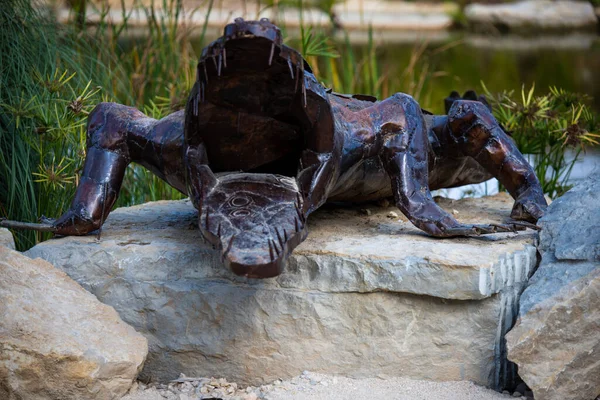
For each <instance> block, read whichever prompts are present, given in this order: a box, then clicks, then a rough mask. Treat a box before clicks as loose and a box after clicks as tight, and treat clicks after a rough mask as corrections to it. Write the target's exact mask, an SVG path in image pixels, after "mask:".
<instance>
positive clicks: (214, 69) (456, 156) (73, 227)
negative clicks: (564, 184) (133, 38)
mask: <svg viewBox="0 0 600 400" xmlns="http://www.w3.org/2000/svg"><path fill="white" fill-rule="evenodd" d="M196 76H197V80H196V83H195V85H194V87H193V89H192V91H191V94H190V97H189V99H188V103H187V106H186V109H185V111H180V112H176V113H174V114H172V115H169V116H168V117H166V118H164V119H161V120H159V121H157V120H154V119H151V118H149V117H147V116H146V115H144V114H142V113H141V112H140V111H138V110H136V109H134V108H131V107H127V106H123V105H119V104H114V103H102V104H99V105H98V106H97V107H96V108H95V109H94V111H93V112H92V113H91V114H90V116H89V119H88V138H87V157H86V161H85V167H84V170H83V173H82V177H81V183H80V184H79V186H78V188H77V192H76V195H75V199H74V200H73V203H72V206H71V208H70V210H69V211H68V212H67V213H66V214H64V215H63V216H61V217H60V218H59V219H58V220H56V221H54V222H52V223H50V224H42V225H40V226H39V227H40V228H43V229H46V230H52V231H54V232H56V233H57V234H60V235H83V234H86V233H89V232H91V231H93V230H96V229H98V228H100V227H101V225H102V223H103V222H104V220H105V219H106V218H107V216H108V214H109V212H110V210H111V208H112V206H113V205H114V202H115V200H116V198H117V195H118V193H119V189H120V186H121V182H122V179H123V176H124V173H125V169H126V167H127V165H128V164H129V163H131V162H136V163H139V164H141V165H143V166H145V167H146V168H148V169H149V170H151V171H152V172H153V173H155V174H156V175H158V176H159V177H160V178H162V179H164V180H165V181H166V182H168V183H169V184H170V185H172V186H173V187H175V188H177V189H178V190H179V191H181V192H182V193H185V194H188V195H189V196H190V198H191V199H192V202H193V204H194V206H195V207H196V208H197V209H198V212H199V226H200V229H201V231H202V234H203V236H204V237H205V238H206V239H207V240H208V241H209V242H210V243H212V244H213V245H215V246H216V247H217V248H220V249H221V251H222V256H223V260H224V262H225V264H226V265H227V266H228V267H229V268H231V269H232V270H233V271H234V272H235V273H236V274H240V275H245V276H249V277H259V278H262V277H271V276H275V275H277V274H279V273H280V272H281V271H282V269H283V267H284V264H285V261H286V259H287V257H288V255H289V254H290V252H291V251H292V250H293V249H294V248H295V247H296V246H297V245H298V244H300V243H301V242H302V241H303V240H304V238H305V237H306V235H307V229H306V218H307V217H308V216H309V215H310V213H312V212H313V211H314V210H316V209H317V208H319V207H320V206H321V205H322V204H323V203H325V202H326V201H328V200H335V201H350V202H358V201H366V200H374V199H378V198H382V197H391V196H393V197H394V199H395V203H396V205H397V206H398V208H399V209H400V210H401V211H402V212H403V213H404V214H405V215H406V217H407V218H408V219H409V220H410V221H411V222H412V223H413V224H414V225H416V226H417V227H419V228H420V229H422V230H423V231H425V232H427V233H428V234H430V235H433V236H437V237H451V236H460V235H472V234H482V233H483V234H485V233H493V232H497V231H507V230H513V229H516V226H518V225H519V223H516V222H511V223H510V224H506V225H494V224H490V225H477V226H473V225H463V224H461V223H460V222H458V221H457V220H455V219H454V218H453V217H452V216H451V215H450V214H448V213H446V212H445V211H444V210H442V209H441V208H440V207H438V206H437V205H436V203H435V202H434V201H433V199H432V196H431V193H430V190H432V189H437V188H448V187H454V186H460V185H465V184H469V183H478V182H482V181H484V180H487V179H489V178H491V177H496V178H498V180H499V181H500V182H501V183H502V184H503V185H504V186H505V187H506V188H507V189H508V191H509V192H510V194H511V195H512V196H513V198H514V199H515V205H514V208H513V211H512V214H511V217H512V218H513V219H514V220H518V221H525V222H523V223H522V224H521V225H527V223H526V222H530V223H531V222H533V223H535V222H536V221H537V219H538V218H540V217H541V216H542V214H543V212H544V210H545V208H546V201H545V199H544V196H543V193H542V189H541V187H540V184H539V182H538V180H537V178H536V176H535V174H534V172H533V170H532V168H531V167H530V165H529V164H528V163H527V161H526V160H525V159H524V158H523V156H522V155H521V153H520V152H519V151H518V150H517V148H516V146H515V144H514V143H513V141H512V140H511V139H510V138H509V137H508V136H507V135H506V134H505V132H504V131H503V130H502V129H501V127H500V126H499V125H498V123H497V122H496V120H495V119H494V117H493V116H492V114H491V112H490V110H489V108H488V107H489V106H487V105H486V104H484V103H482V102H481V101H476V100H475V99H477V97H476V95H475V94H474V93H471V94H468V95H466V96H465V97H466V98H470V100H467V99H465V98H460V97H459V96H457V95H456V94H454V95H452V96H450V97H449V98H448V99H446V108H447V115H443V116H434V115H430V114H429V113H427V112H423V110H421V108H420V107H419V105H418V104H417V102H416V101H415V100H414V99H413V98H412V97H410V96H408V95H406V94H402V93H398V94H395V95H393V96H392V97H390V98H388V99H385V100H382V101H377V100H376V99H375V98H372V97H370V96H364V95H341V94H336V93H332V92H330V91H326V90H325V88H323V87H322V86H321V85H320V84H319V83H318V81H317V80H316V79H315V77H314V75H313V74H312V71H311V69H310V66H309V65H308V64H307V63H306V61H305V60H304V59H303V58H302V57H301V55H300V54H299V53H298V52H297V51H295V50H294V49H291V48H289V47H287V46H286V45H284V44H283V43H282V39H281V33H280V31H279V29H278V28H277V27H276V26H274V25H273V24H271V23H270V22H269V21H268V20H261V21H244V20H242V19H236V21H235V22H234V23H232V24H229V25H227V26H226V27H225V32H224V35H223V36H222V37H221V38H219V39H218V40H216V41H215V42H213V43H211V44H210V45H209V46H208V47H207V48H205V49H204V51H203V52H202V56H201V58H200V61H199V62H198V66H197V74H196ZM479 100H484V99H482V98H480V99H479ZM3 224H4V225H5V226H10V224H9V223H8V222H7V221H4V223H3ZM12 226H15V225H12ZM26 228H32V226H31V224H30V225H29V226H27V227H26Z"/></svg>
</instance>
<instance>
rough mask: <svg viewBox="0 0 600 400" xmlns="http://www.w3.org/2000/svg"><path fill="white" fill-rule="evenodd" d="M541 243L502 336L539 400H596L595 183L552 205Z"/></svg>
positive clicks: (599, 376)
mask: <svg viewBox="0 0 600 400" xmlns="http://www.w3.org/2000/svg"><path fill="white" fill-rule="evenodd" d="M540 224H541V225H542V227H543V230H542V233H541V236H540V246H539V248H540V251H541V253H542V261H541V263H540V266H539V268H538V270H537V272H536V273H535V275H533V277H532V278H531V281H530V285H529V287H527V289H526V290H525V291H524V292H523V295H522V297H521V304H520V311H519V320H518V323H517V325H516V326H515V328H514V329H513V330H512V331H511V332H510V333H509V334H508V335H507V339H508V347H509V358H510V359H511V360H512V361H514V362H516V363H517V364H518V366H519V375H520V376H521V377H522V378H523V380H524V381H525V382H526V383H527V384H528V385H529V387H531V389H533V392H534V395H535V398H536V400H559V399H560V400H562V399H570V400H590V399H595V398H596V396H598V395H600V179H598V177H597V174H595V177H594V174H592V177H591V178H589V179H587V180H586V181H584V182H583V183H581V184H580V185H578V186H576V187H575V188H573V189H571V190H570V191H569V192H567V193H566V194H565V195H564V196H562V197H561V198H559V199H558V200H556V201H554V202H553V203H552V204H551V205H550V207H549V209H548V212H547V214H546V216H544V218H542V219H541V220H540Z"/></svg>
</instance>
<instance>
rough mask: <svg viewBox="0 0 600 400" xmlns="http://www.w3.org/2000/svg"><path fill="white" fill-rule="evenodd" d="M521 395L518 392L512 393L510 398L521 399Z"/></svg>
mask: <svg viewBox="0 0 600 400" xmlns="http://www.w3.org/2000/svg"><path fill="white" fill-rule="evenodd" d="M521 396H522V394H521V393H519V392H513V394H512V397H521Z"/></svg>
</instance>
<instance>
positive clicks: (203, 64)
mask: <svg viewBox="0 0 600 400" xmlns="http://www.w3.org/2000/svg"><path fill="white" fill-rule="evenodd" d="M202 66H203V67H204V79H205V80H206V83H208V72H206V63H205V62H203V63H202Z"/></svg>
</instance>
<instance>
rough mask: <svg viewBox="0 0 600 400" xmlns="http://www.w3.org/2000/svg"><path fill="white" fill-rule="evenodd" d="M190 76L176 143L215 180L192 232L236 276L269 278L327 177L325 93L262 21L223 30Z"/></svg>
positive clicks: (301, 233)
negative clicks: (198, 152)
mask: <svg viewBox="0 0 600 400" xmlns="http://www.w3.org/2000/svg"><path fill="white" fill-rule="evenodd" d="M197 68H198V69H197V83H196V86H195V88H194V90H193V91H192V94H191V95H190V98H189V100H188V106H187V109H186V122H185V141H186V144H187V145H188V146H189V147H190V148H202V149H204V150H203V151H204V152H205V155H203V156H202V160H204V161H202V162H204V163H205V165H206V167H207V168H205V170H206V169H208V171H210V174H214V175H217V176H219V178H216V177H215V178H214V179H213V178H209V179H207V181H211V182H213V181H214V185H213V186H212V187H211V189H210V190H198V191H197V192H198V196H197V197H199V198H197V199H195V203H196V204H197V207H198V208H199V209H201V219H200V229H201V230H202V233H203V235H204V237H205V238H206V239H207V240H208V241H209V242H211V243H212V244H213V245H215V246H216V247H219V248H221V250H222V256H223V260H224V263H225V264H226V265H227V266H228V267H229V268H230V269H231V270H233V272H235V273H236V274H238V275H244V276H249V277H255V278H259V277H260V278H266V277H271V276H275V275H278V274H279V273H280V272H281V270H282V269H283V266H284V265H285V261H286V259H287V257H288V255H289V254H290V253H291V251H292V250H293V249H294V248H295V247H296V246H297V245H298V244H300V243H301V242H302V240H304V238H305V237H306V227H305V224H304V221H305V218H306V217H307V215H308V213H310V212H311V211H312V209H313V208H311V206H310V204H312V203H315V204H316V203H317V202H318V201H320V200H321V199H325V197H326V192H327V190H328V189H329V188H330V184H331V183H332V182H333V181H334V179H332V178H333V175H334V173H335V172H336V171H337V168H335V167H331V166H332V165H335V164H336V162H337V161H338V160H339V157H337V158H336V156H333V155H332V154H333V153H334V150H336V151H337V152H338V153H339V154H338V153H336V154H338V155H340V156H341V149H342V147H341V141H338V142H336V141H335V133H334V128H333V116H332V111H331V106H330V104H329V100H328V97H327V94H326V92H325V89H324V88H323V87H322V86H321V85H320V84H319V83H318V82H317V80H316V79H315V77H314V76H313V75H312V73H311V70H310V67H309V66H308V64H307V63H306V61H305V60H304V59H303V58H302V56H301V55H300V53H298V52H297V51H296V50H294V49H291V48H289V47H287V46H285V45H284V44H283V42H282V38H281V32H280V30H279V28H277V27H276V26H275V25H273V24H272V23H270V22H269V21H268V20H266V19H262V20H260V21H244V20H243V19H241V18H238V19H236V20H235V22H234V23H232V24H229V25H227V26H226V27H225V30H224V33H223V36H222V37H221V38H219V39H217V40H216V41H214V42H212V43H211V44H210V45H209V46H208V47H206V48H205V49H204V50H203V52H202V56H201V57H200V60H199V62H198V67H197ZM335 143H337V144H338V145H339V146H338V147H337V148H336V147H335ZM189 162H190V161H189V159H188V163H189ZM191 162H192V163H193V162H194V161H191ZM326 164H327V165H326ZM207 173H208V172H207ZM214 175H213V176H214ZM192 180H193V179H190V181H192ZM205 189H206V188H205ZM200 204H201V206H200Z"/></svg>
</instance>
